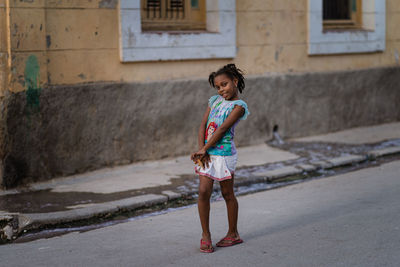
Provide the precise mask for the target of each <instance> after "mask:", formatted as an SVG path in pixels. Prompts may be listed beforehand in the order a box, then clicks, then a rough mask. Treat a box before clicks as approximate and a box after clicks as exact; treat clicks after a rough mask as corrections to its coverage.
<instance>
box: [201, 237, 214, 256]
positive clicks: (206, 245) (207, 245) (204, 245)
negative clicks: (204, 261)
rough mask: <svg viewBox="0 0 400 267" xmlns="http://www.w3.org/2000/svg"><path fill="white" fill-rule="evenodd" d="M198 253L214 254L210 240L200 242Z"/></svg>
mask: <svg viewBox="0 0 400 267" xmlns="http://www.w3.org/2000/svg"><path fill="white" fill-rule="evenodd" d="M200 251H201V252H205V253H211V252H214V247H213V246H212V243H211V240H207V241H205V240H203V239H201V240H200Z"/></svg>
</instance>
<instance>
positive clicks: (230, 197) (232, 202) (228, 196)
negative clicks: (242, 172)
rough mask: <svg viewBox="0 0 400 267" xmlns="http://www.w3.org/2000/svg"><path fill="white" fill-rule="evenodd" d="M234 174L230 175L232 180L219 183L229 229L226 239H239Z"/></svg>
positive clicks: (237, 205)
mask: <svg viewBox="0 0 400 267" xmlns="http://www.w3.org/2000/svg"><path fill="white" fill-rule="evenodd" d="M233 179H234V174H233V173H232V179H227V180H224V181H222V182H220V186H221V193H222V196H223V197H224V200H225V203H226V208H227V210H228V223H229V229H228V233H227V234H226V236H227V237H232V238H240V237H239V233H238V230H237V221H238V211H239V204H238V202H237V199H236V197H235V192H234V191H233V182H234V180H233Z"/></svg>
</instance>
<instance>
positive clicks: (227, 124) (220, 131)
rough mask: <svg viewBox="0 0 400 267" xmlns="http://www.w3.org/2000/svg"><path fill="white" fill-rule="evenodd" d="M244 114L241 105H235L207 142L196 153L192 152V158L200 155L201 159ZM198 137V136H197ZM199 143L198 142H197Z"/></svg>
mask: <svg viewBox="0 0 400 267" xmlns="http://www.w3.org/2000/svg"><path fill="white" fill-rule="evenodd" d="M243 114H244V108H243V107H241V106H238V105H237V106H235V107H234V108H233V110H232V112H231V114H229V116H228V118H226V120H225V121H224V122H223V123H222V124H221V126H219V127H218V128H217V130H216V131H215V132H214V134H213V135H212V137H211V138H210V140H209V141H208V142H207V144H205V145H203V147H201V148H200V150H199V151H197V152H196V153H194V154H192V160H193V159H194V158H195V157H200V159H203V158H204V157H205V155H206V152H207V150H208V149H209V148H211V147H212V146H214V145H215V144H216V143H217V142H218V141H219V140H220V139H221V138H222V137H223V136H224V134H225V132H226V131H227V130H228V129H229V128H231V127H232V126H233V125H234V124H235V122H236V121H237V120H239V119H240V117H242V116H243ZM199 139H200V138H199ZM203 144H204V137H203ZM199 145H200V143H199Z"/></svg>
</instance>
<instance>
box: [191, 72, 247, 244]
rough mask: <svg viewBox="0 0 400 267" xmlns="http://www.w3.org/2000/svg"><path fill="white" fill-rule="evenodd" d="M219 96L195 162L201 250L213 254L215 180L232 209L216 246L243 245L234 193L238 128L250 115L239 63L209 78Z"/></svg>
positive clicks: (201, 134)
mask: <svg viewBox="0 0 400 267" xmlns="http://www.w3.org/2000/svg"><path fill="white" fill-rule="evenodd" d="M208 80H209V82H210V85H211V86H212V87H214V88H215V89H217V92H218V95H214V96H212V97H211V98H210V99H209V101H208V107H207V110H206V112H205V113H204V115H203V119H202V122H201V124H200V128H199V134H198V145H199V151H197V152H195V153H192V155H191V159H192V160H193V161H194V162H197V163H198V166H196V167H195V171H196V173H198V174H199V180H200V183H199V198H198V203H197V204H198V209H199V215H200V222H201V227H202V229H203V233H202V238H201V240H200V251H202V252H213V251H214V248H213V246H212V242H211V234H210V229H209V214H210V197H211V193H212V190H213V184H214V180H216V181H218V182H219V183H220V187H221V193H222V196H223V198H224V200H225V202H226V207H227V210H228V223H229V229H228V233H227V234H226V236H225V237H224V238H222V239H221V240H220V241H219V242H218V243H217V244H216V245H217V246H219V247H227V246H232V245H235V244H239V243H242V242H243V240H242V239H240V236H239V233H238V230H237V218H238V202H237V200H236V197H235V193H234V191H233V178H234V171H235V167H236V162H237V153H236V148H235V143H234V142H233V137H234V129H235V126H236V124H237V123H238V122H239V120H244V119H246V117H247V115H248V114H250V113H249V111H248V109H247V104H246V103H245V102H244V101H243V100H240V99H239V95H238V94H239V92H240V93H242V91H243V89H244V87H245V84H244V77H243V72H242V71H241V70H240V69H238V68H236V66H235V64H228V65H225V66H224V67H222V68H221V69H219V70H218V71H217V72H212V73H211V74H210V76H209V79H208Z"/></svg>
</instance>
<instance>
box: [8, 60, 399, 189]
mask: <svg viewBox="0 0 400 267" xmlns="http://www.w3.org/2000/svg"><path fill="white" fill-rule="evenodd" d="M399 84H400V68H380V69H369V70H360V71H348V72H333V73H308V74H289V75H281V76H271V77H269V76H265V77H261V76H259V77H248V79H247V83H246V89H245V91H244V94H243V95H242V96H243V99H244V100H245V101H247V103H248V105H249V109H250V112H251V115H250V116H249V117H248V119H247V120H246V121H243V122H241V123H240V124H239V126H238V127H237V132H236V133H237V136H236V143H237V145H239V146H240V145H249V144H257V143H261V142H263V141H265V140H268V139H270V138H271V135H272V129H273V126H274V125H278V127H279V132H280V133H281V135H282V136H283V137H298V136H306V135H312V134H320V133H326V132H331V131H336V130H340V129H346V128H349V127H355V126H362V125H372V124H378V123H383V122H390V121H398V120H400V109H399V107H398V104H399V103H400V90H399V86H398V85H399ZM213 94H215V90H213V89H211V88H210V87H209V86H208V84H207V81H206V79H204V80H189V81H168V82H167V81H166V82H154V83H110V84H99V83H96V84H83V85H65V86H52V87H47V88H43V90H41V92H40V96H39V101H38V105H37V106H36V107H34V108H33V107H32V105H28V104H29V103H27V99H28V100H29V97H27V95H26V92H21V93H17V94H13V95H11V96H10V97H9V98H8V100H7V103H6V104H7V109H8V112H7V120H6V121H7V122H6V124H7V131H8V134H7V147H8V149H7V151H6V152H7V155H6V156H5V157H4V158H3V163H4V176H3V186H5V187H12V186H16V185H18V184H21V183H24V182H30V181H37V180H45V179H49V178H53V177H57V176H64V175H68V174H74V173H78V172H84V171H88V170H93V169H97V168H100V167H104V166H112V165H117V164H127V163H130V162H134V161H140V160H147V159H160V158H165V157H169V156H176V155H183V154H189V153H190V152H192V151H194V150H195V149H196V138H197V137H196V133H197V128H198V124H199V123H200V120H201V117H202V114H203V112H204V110H205V108H206V106H207V100H208V98H209V97H210V96H211V95H213ZM28 102H29V101H28Z"/></svg>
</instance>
